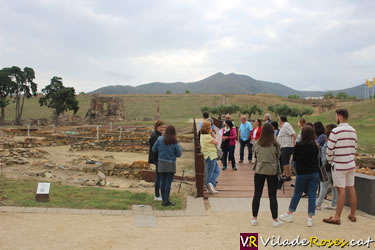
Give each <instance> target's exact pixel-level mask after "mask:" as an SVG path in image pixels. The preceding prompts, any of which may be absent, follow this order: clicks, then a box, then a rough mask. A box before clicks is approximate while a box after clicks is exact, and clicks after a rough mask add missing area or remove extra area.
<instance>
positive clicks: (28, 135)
mask: <svg viewBox="0 0 375 250" xmlns="http://www.w3.org/2000/svg"><path fill="white" fill-rule="evenodd" d="M27 137H30V124H29V125H27Z"/></svg>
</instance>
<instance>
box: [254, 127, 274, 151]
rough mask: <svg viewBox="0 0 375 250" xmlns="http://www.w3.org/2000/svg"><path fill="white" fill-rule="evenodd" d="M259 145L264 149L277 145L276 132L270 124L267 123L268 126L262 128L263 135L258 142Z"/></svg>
mask: <svg viewBox="0 0 375 250" xmlns="http://www.w3.org/2000/svg"><path fill="white" fill-rule="evenodd" d="M258 144H259V145H260V146H262V147H270V146H272V145H274V146H276V145H277V141H276V138H275V134H274V130H273V127H272V125H271V124H270V123H268V122H267V123H266V124H264V126H263V128H262V133H261V134H260V138H259V140H258Z"/></svg>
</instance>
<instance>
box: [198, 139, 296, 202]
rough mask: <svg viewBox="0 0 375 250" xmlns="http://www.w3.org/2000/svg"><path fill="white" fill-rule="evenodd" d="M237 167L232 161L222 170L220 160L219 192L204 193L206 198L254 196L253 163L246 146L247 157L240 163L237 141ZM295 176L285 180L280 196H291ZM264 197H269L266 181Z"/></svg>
mask: <svg viewBox="0 0 375 250" xmlns="http://www.w3.org/2000/svg"><path fill="white" fill-rule="evenodd" d="M217 137H218V138H217V139H218V140H220V141H221V138H220V136H219V135H218V136H217ZM235 152H236V153H235V159H236V162H237V164H236V167H237V169H238V170H237V171H234V170H232V167H231V163H230V162H228V168H227V170H224V171H223V170H222V163H221V161H219V162H218V164H219V167H220V171H221V172H220V176H219V177H218V179H217V181H218V184H217V186H216V190H217V191H219V193H217V194H210V193H208V192H205V193H204V196H205V198H210V197H216V198H219V197H225V198H252V197H253V195H254V173H255V171H254V170H253V169H252V168H253V165H252V164H251V163H249V162H248V161H247V148H245V157H244V158H245V159H246V160H244V163H242V164H239V163H238V161H239V160H240V144H239V142H237V144H236V151H235ZM294 181H295V177H294V178H293V180H292V181H291V182H290V181H289V182H285V184H284V193H283V190H282V189H281V190H278V191H277V197H280V198H290V197H292V195H293V192H294V187H291V186H290V184H291V183H294ZM262 197H268V189H267V182H265V183H264V189H263V194H262Z"/></svg>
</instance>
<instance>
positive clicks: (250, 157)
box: [240, 139, 253, 161]
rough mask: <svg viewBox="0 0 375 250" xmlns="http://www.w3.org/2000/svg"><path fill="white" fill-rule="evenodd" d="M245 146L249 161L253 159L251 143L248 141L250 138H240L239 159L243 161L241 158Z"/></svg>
mask: <svg viewBox="0 0 375 250" xmlns="http://www.w3.org/2000/svg"><path fill="white" fill-rule="evenodd" d="M246 146H247V150H248V156H247V159H248V160H249V161H251V160H252V159H253V144H251V143H250V139H248V140H246V141H243V140H240V161H243V158H244V156H245V154H244V153H245V152H244V151H245V147H246Z"/></svg>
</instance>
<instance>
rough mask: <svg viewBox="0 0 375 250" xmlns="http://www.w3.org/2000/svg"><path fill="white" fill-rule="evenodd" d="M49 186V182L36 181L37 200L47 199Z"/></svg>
mask: <svg viewBox="0 0 375 250" xmlns="http://www.w3.org/2000/svg"><path fill="white" fill-rule="evenodd" d="M50 187H51V183H43V182H40V183H38V188H37V190H36V197H35V199H36V200H37V201H41V202H47V201H49V190H50Z"/></svg>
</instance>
